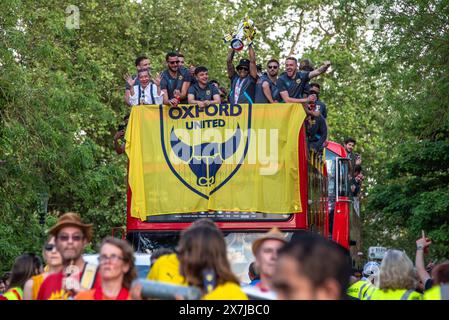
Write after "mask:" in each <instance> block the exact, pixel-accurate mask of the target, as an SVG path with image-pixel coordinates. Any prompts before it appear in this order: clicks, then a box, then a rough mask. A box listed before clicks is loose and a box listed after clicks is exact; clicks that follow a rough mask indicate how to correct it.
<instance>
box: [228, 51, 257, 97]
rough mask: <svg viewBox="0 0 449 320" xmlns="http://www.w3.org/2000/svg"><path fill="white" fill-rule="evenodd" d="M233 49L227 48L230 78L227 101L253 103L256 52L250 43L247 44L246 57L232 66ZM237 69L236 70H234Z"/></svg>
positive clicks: (255, 80)
mask: <svg viewBox="0 0 449 320" xmlns="http://www.w3.org/2000/svg"><path fill="white" fill-rule="evenodd" d="M234 54H235V51H234V50H233V49H229V54H228V58H227V68H228V77H229V79H230V80H231V92H230V93H229V102H230V103H231V104H235V103H251V104H252V103H254V101H255V94H256V93H255V91H256V82H257V78H258V76H257V66H256V53H255V52H254V48H253V46H252V45H249V48H248V54H249V60H248V59H241V60H240V63H239V64H238V65H237V68H235V67H234V64H233V63H232V60H233V59H234ZM236 70H237V72H236Z"/></svg>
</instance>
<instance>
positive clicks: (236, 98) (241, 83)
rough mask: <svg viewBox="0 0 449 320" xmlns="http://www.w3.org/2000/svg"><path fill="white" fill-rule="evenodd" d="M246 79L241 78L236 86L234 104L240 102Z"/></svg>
mask: <svg viewBox="0 0 449 320" xmlns="http://www.w3.org/2000/svg"><path fill="white" fill-rule="evenodd" d="M245 79H246V78H245ZM245 79H241V78H239V79H238V80H237V82H236V84H235V92H234V103H238V102H239V96H240V91H241V90H242V87H243V83H244V82H245ZM240 80H241V81H240Z"/></svg>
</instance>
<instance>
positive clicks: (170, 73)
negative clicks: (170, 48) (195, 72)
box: [161, 52, 190, 107]
mask: <svg viewBox="0 0 449 320" xmlns="http://www.w3.org/2000/svg"><path fill="white" fill-rule="evenodd" d="M165 61H166V63H167V70H164V72H162V79H161V90H162V92H163V95H164V104H166V105H170V106H173V107H174V106H177V105H178V103H187V91H188V90H189V87H190V78H188V77H186V76H185V75H184V74H183V72H181V70H180V68H179V57H178V54H177V53H176V52H169V53H167V54H166V56H165Z"/></svg>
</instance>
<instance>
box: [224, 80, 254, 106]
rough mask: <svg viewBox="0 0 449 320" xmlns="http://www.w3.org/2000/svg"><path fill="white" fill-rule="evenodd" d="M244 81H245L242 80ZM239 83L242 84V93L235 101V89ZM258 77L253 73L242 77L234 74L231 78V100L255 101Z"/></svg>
mask: <svg viewBox="0 0 449 320" xmlns="http://www.w3.org/2000/svg"><path fill="white" fill-rule="evenodd" d="M242 81H243V82H242ZM237 85H239V86H241V89H240V94H239V96H238V99H237V101H235V97H234V95H235V90H236V87H237ZM255 91H256V79H254V78H253V77H252V76H251V75H247V76H246V78H244V79H240V77H239V76H238V75H237V74H234V76H232V78H231V92H230V93H229V102H230V103H231V104H233V103H254V98H255V97H254V96H255V95H256V92H255Z"/></svg>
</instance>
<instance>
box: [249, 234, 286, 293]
mask: <svg viewBox="0 0 449 320" xmlns="http://www.w3.org/2000/svg"><path fill="white" fill-rule="evenodd" d="M285 243H287V240H286V239H285V236H284V234H282V232H281V231H279V229H278V228H276V227H274V228H272V229H271V230H270V231H268V232H267V233H265V234H263V235H262V236H261V237H260V238H258V239H257V240H256V241H254V242H253V246H252V251H253V255H254V257H255V258H256V261H255V262H256V263H255V264H256V265H255V266H256V268H257V270H258V271H259V276H260V281H259V282H258V283H257V284H256V285H255V286H256V287H257V288H259V290H260V291H262V292H269V291H271V290H272V278H273V276H274V272H275V270H276V264H277V260H278V251H279V249H280V248H281V247H282V246H283V245H284V244H285Z"/></svg>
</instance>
